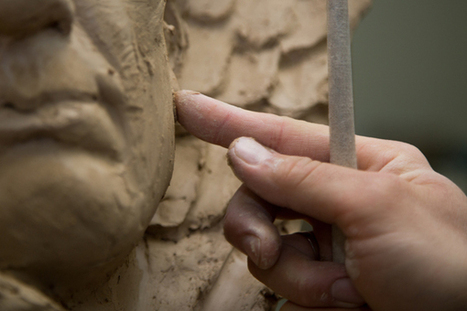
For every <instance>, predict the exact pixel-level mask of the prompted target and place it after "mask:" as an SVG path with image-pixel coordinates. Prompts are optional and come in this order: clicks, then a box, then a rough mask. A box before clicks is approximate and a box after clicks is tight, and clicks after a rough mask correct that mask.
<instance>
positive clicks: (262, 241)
mask: <svg viewBox="0 0 467 311" xmlns="http://www.w3.org/2000/svg"><path fill="white" fill-rule="evenodd" d="M176 103H177V109H178V117H179V121H180V123H181V124H182V125H183V126H184V127H185V128H186V129H187V130H188V131H189V132H191V133H193V134H194V135H196V136H198V137H200V138H201V139H203V140H206V141H208V142H211V143H215V144H219V145H222V146H224V147H228V146H229V145H230V148H229V152H228V158H229V161H230V164H231V166H232V169H233V170H234V172H235V174H236V175H237V176H238V177H239V178H240V179H241V180H242V181H243V183H244V185H243V186H242V188H241V189H239V191H238V192H237V193H236V194H235V196H234V198H233V199H232V201H231V203H230V204H229V208H228V211H227V215H226V219H225V235H226V237H227V239H228V240H229V241H230V242H231V243H232V244H233V245H234V246H236V247H237V248H239V249H240V250H242V251H243V252H245V253H246V254H247V255H248V256H249V258H250V265H249V267H250V271H251V273H252V274H253V275H254V276H255V277H257V278H258V279H259V280H260V281H262V282H263V283H265V284H266V285H268V286H269V287H270V288H272V289H273V290H274V291H275V292H276V293H278V294H280V295H282V296H284V297H286V298H287V299H289V300H290V301H292V302H293V303H290V304H289V305H288V306H286V307H285V308H284V309H286V310H321V309H319V308H323V307H335V308H336V309H326V310H340V309H338V308H344V307H356V306H360V305H363V304H364V301H365V302H366V303H367V304H368V306H369V307H370V308H371V309H372V310H374V311H386V310H387V311H389V310H390V311H395V310H397V311H405V310H410V311H417V310H424V311H428V310H465V309H466V308H467V198H466V196H465V195H464V193H463V192H462V191H461V190H460V189H459V188H458V187H457V186H455V185H454V184H453V183H452V182H450V181H449V180H448V179H446V178H444V177H443V176H441V175H439V174H437V173H436V172H434V171H433V170H432V169H431V167H430V165H429V163H428V162H427V161H426V159H425V157H424V156H423V155H422V154H421V153H420V152H419V151H418V150H417V149H416V148H415V147H413V146H410V145H407V144H404V143H400V142H393V141H384V140H378V139H372V138H366V137H357V157H358V167H359V170H358V171H357V170H352V169H349V168H344V167H338V166H335V165H332V164H329V163H326V162H328V160H329V147H328V141H329V136H328V128H327V127H326V126H321V125H316V124H310V123H306V122H303V121H297V120H293V119H290V118H284V117H278V116H275V115H269V114H263V113H254V112H249V111H245V110H242V109H239V108H236V107H232V106H228V105H226V104H224V103H221V102H219V101H216V100H214V99H210V98H208V97H205V96H203V95H196V94H195V93H192V92H185V91H184V92H179V93H177V94H176ZM244 136H247V137H253V138H255V140H253V139H251V138H240V139H237V138H238V137H244ZM235 139H237V140H235ZM234 140H235V141H234ZM263 145H264V146H266V148H265V147H263ZM275 217H286V218H302V219H305V220H307V221H309V222H311V223H312V224H313V226H314V231H315V235H316V238H317V240H318V242H319V247H320V249H321V252H320V255H321V257H322V258H324V259H329V257H330V236H329V226H327V225H325V224H334V225H337V226H338V227H339V228H340V229H341V230H342V231H343V233H344V234H345V236H346V238H347V242H346V260H345V267H344V266H342V265H339V264H336V263H332V262H326V261H317V260H316V259H317V256H318V254H316V253H315V252H313V249H312V248H311V247H310V245H309V243H307V242H308V241H307V239H305V238H303V236H301V235H292V236H286V237H280V236H279V233H278V231H277V229H276V228H275V227H274V226H273V220H274V218H275ZM360 310H368V308H367V307H361V309H360Z"/></svg>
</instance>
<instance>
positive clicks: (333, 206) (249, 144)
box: [228, 137, 402, 235]
mask: <svg viewBox="0 0 467 311" xmlns="http://www.w3.org/2000/svg"><path fill="white" fill-rule="evenodd" d="M228 158H229V161H230V164H231V166H232V169H233V171H234V172H235V174H236V175H237V177H238V178H240V179H241V180H242V181H243V182H244V183H245V184H246V186H247V187H248V188H249V189H251V190H252V191H253V192H254V193H256V194H257V195H258V196H260V197H261V198H263V199H264V200H266V201H268V202H270V203H272V204H275V205H278V206H281V207H285V208H289V209H291V210H293V211H295V212H298V213H300V214H303V215H306V216H309V217H312V218H315V219H318V220H320V221H323V222H326V223H329V224H336V225H337V226H339V227H340V228H341V229H342V230H343V231H344V234H346V229H347V228H349V227H350V226H351V225H352V224H355V221H357V220H359V219H360V220H361V219H362V218H366V219H368V217H369V216H375V215H378V216H383V215H382V214H384V213H382V212H381V209H384V208H385V207H389V206H390V205H391V203H392V200H393V198H392V197H391V195H390V194H391V193H398V192H399V193H400V189H402V187H401V185H400V183H401V182H402V181H401V180H400V179H399V178H398V177H397V176H396V175H392V174H385V173H375V172H372V173H370V172H363V171H357V170H354V169H349V168H345V167H340V166H336V165H332V164H329V163H323V162H319V161H315V160H313V159H310V158H308V157H298V156H286V155H282V154H279V153H277V152H275V151H274V150H271V149H268V148H265V147H264V146H262V145H261V144H259V143H258V142H256V141H255V140H254V139H252V138H246V137H242V138H239V139H237V140H235V141H234V142H233V143H232V144H231V146H230V148H229V152H228ZM394 191H395V192H394ZM375 208H377V209H379V210H378V211H376V210H375ZM375 212H377V213H375ZM373 220H374V219H373ZM347 233H348V232H347ZM346 235H347V234H346Z"/></svg>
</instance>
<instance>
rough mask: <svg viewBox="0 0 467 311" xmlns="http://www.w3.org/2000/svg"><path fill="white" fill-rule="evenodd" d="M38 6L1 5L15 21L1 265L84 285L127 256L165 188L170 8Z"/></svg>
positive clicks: (0, 51) (5, 76)
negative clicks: (166, 13) (166, 40)
mask: <svg viewBox="0 0 467 311" xmlns="http://www.w3.org/2000/svg"><path fill="white" fill-rule="evenodd" d="M31 3H32V2H30V1H3V0H2V1H0V12H1V14H2V16H3V15H5V16H6V15H8V14H14V15H15V16H16V18H15V19H11V18H10V19H8V18H6V19H2V24H1V26H0V37H1V41H0V68H1V69H0V207H1V208H0V228H1V234H0V249H1V252H0V269H2V270H5V271H10V272H12V273H17V274H21V275H26V276H27V277H26V278H32V279H37V282H39V283H42V282H47V284H48V283H52V284H55V283H56V284H59V283H61V282H65V283H69V282H78V281H80V280H78V279H83V281H84V278H91V277H94V276H97V275H96V272H99V273H103V272H105V271H106V269H107V267H108V268H111V267H112V266H113V264H117V263H120V262H121V260H122V259H123V258H125V257H126V255H127V254H128V252H129V251H130V250H131V249H132V248H133V247H134V245H135V244H136V243H137V242H138V241H139V240H140V239H141V238H142V236H143V233H144V231H145V229H146V227H147V225H148V223H149V220H150V218H151V216H152V215H153V213H154V211H155V208H156V206H157V203H158V202H159V200H160V199H161V198H162V196H163V194H164V192H165V190H166V187H167V185H168V183H169V179H170V176H171V171H172V162H173V115H172V96H171V86H170V81H169V78H168V77H169V74H168V72H169V70H168V66H167V61H166V56H165V53H166V52H165V44H164V37H163V29H162V26H161V25H162V24H161V21H162V18H163V13H164V4H165V3H164V1H151V2H148V3H147V4H141V3H138V4H131V5H130V4H128V7H125V5H123V4H120V5H115V2H114V1H111V0H108V1H99V2H96V1H76V2H75V3H72V2H69V1H40V3H43V4H44V5H45V7H44V5H39V4H36V2H34V3H33V4H31ZM37 3H39V2H37ZM45 8H47V10H45ZM109 8H111V9H110V10H109ZM64 12H66V13H67V15H66V14H64ZM73 12H74V14H73V18H71V17H70V16H69V15H70V14H71V13H73ZM24 14H25V15H24ZM136 14H137V15H136ZM23 15H24V16H23ZM36 15H37V16H41V18H42V19H40V20H38V19H37V18H34V16H36ZM23 17H24V20H23V23H21V25H20V24H18V23H17V21H18V19H20V20H22V18H23ZM49 20H50V21H51V22H49ZM28 23H31V24H28ZM56 23H58V24H59V25H62V26H60V27H58V26H57V25H56ZM154 26H156V27H154ZM57 27H58V28H57ZM67 27H68V28H70V29H71V31H68V32H64V31H62V30H63V29H64V28H67ZM16 30H17V31H18V32H17V33H16ZM156 39H157V40H158V41H159V44H158V45H157V44H156V45H155V44H154V40H156ZM101 277H102V276H101Z"/></svg>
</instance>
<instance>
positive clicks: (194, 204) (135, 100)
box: [0, 0, 370, 311]
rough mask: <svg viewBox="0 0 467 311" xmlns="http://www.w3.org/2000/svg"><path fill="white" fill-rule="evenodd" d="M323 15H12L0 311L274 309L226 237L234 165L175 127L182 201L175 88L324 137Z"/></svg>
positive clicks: (116, 2)
mask: <svg viewBox="0 0 467 311" xmlns="http://www.w3.org/2000/svg"><path fill="white" fill-rule="evenodd" d="M323 3H324V0H280V1H279V0H274V1H269V0H268V1H266V0H261V1H247V0H168V1H164V0H148V1H130V0H80V1H77V0H76V1H72V0H36V1H27V0H21V1H18V0H0V271H1V272H0V273H1V274H0V310H8V311H10V310H11V311H19V310H21V311H23V310H28V311H30V310H40V311H43V310H46V311H52V310H53V311H64V310H68V311H70V310H73V311H114V310H122V311H133V310H136V311H148V310H164V311H171V310H174V311H175V310H176V311H179V310H215V309H218V310H219V307H218V306H219V305H223V308H222V310H258V311H262V310H270V309H271V308H273V305H274V303H275V301H276V299H277V297H274V296H273V295H272V294H271V293H270V292H269V291H268V290H267V289H266V288H265V287H264V286H263V285H262V284H260V283H259V282H257V281H255V280H254V279H253V278H252V277H250V276H249V274H248V272H247V269H246V257H245V256H244V255H242V254H240V253H238V252H236V251H232V247H231V246H230V245H229V244H228V243H227V242H226V241H225V239H224V237H223V232H222V218H223V213H224V211H225V208H226V205H227V203H228V201H229V199H230V197H231V196H232V194H233V193H234V192H235V191H236V189H237V188H238V186H239V185H240V182H239V181H238V180H237V179H236V178H235V176H234V175H233V174H232V172H231V171H230V169H229V168H228V166H227V164H226V161H225V150H224V149H222V148H220V147H216V146H210V145H208V144H206V143H204V142H200V141H198V140H197V139H195V138H194V137H192V136H190V135H188V134H187V133H186V132H185V131H184V130H183V129H181V128H180V127H178V128H177V138H176V148H177V151H176V156H175V161H176V163H175V170H174V175H173V179H172V181H171V186H170V187H169V188H168V189H167V186H168V184H169V180H170V177H171V174H172V166H173V159H174V155H173V152H174V124H173V122H174V116H173V107H172V89H178V88H188V89H195V90H197V91H201V92H204V93H206V94H208V95H211V96H216V97H217V98H221V99H224V100H227V101H229V102H231V103H233V104H236V105H238V106H242V107H246V108H248V109H255V110H260V111H267V112H273V113H277V114H283V115H289V116H294V117H297V118H304V119H307V120H315V121H316V120H320V121H322V122H325V120H326V114H327V108H326V102H327V73H326V71H325V70H324V69H325V68H326V67H327V58H326V52H325V37H326V28H325V23H326V18H325V9H324V8H325V7H324V6H323ZM350 4H351V21H352V24H353V25H355V24H356V23H357V21H358V20H359V18H360V16H361V14H362V13H363V12H364V11H365V10H366V9H367V7H368V6H369V4H370V0H350ZM167 56H168V57H167ZM164 193H166V196H165V198H164V199H163V200H162V201H161V198H162V197H163V195H164ZM160 201H161V203H160ZM159 203H160V204H159ZM158 206H159V209H157V207H158ZM156 210H157V212H156ZM155 212H156V213H155ZM154 213H155V214H154ZM278 226H279V229H280V230H281V232H283V233H291V232H294V231H296V230H298V229H299V228H300V222H280V223H279V224H278ZM246 291H247V292H246ZM218 293H230V294H227V295H219V294H218ZM217 297H219V298H217Z"/></svg>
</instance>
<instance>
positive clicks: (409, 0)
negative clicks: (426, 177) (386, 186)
mask: <svg viewBox="0 0 467 311" xmlns="http://www.w3.org/2000/svg"><path fill="white" fill-rule="evenodd" d="M352 53H353V55H352V56H353V73H354V92H355V110H356V131H357V133H358V134H360V135H367V136H373V137H379V138H386V139H395V140H400V141H405V142H409V143H412V144H414V145H416V146H417V147H419V148H420V149H421V150H422V151H423V152H424V153H425V155H426V156H427V157H428V159H429V161H430V163H431V164H432V166H433V168H434V169H435V170H437V171H439V172H440V173H442V174H444V175H446V176H447V177H449V178H450V179H451V180H453V181H454V182H456V183H457V184H458V185H459V186H460V187H461V188H463V189H464V191H466V190H467V120H466V119H467V1H465V0H447V1H440V0H375V1H374V4H373V8H372V9H371V11H370V12H369V14H368V15H367V16H366V17H365V19H364V20H363V21H362V23H361V24H360V26H359V27H358V29H357V31H356V32H355V34H354V37H353V47H352Z"/></svg>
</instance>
